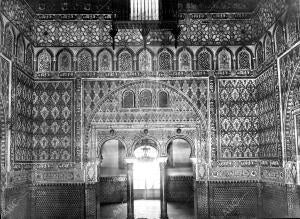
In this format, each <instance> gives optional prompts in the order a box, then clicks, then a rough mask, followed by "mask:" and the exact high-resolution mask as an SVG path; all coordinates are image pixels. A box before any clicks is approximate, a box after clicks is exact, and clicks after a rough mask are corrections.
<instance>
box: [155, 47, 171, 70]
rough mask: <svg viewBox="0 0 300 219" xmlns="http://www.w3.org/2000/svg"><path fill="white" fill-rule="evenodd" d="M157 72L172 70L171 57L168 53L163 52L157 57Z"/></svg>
mask: <svg viewBox="0 0 300 219" xmlns="http://www.w3.org/2000/svg"><path fill="white" fill-rule="evenodd" d="M158 63H159V70H172V56H171V54H170V53H169V52H168V51H163V52H161V53H160V54H159V56H158Z"/></svg>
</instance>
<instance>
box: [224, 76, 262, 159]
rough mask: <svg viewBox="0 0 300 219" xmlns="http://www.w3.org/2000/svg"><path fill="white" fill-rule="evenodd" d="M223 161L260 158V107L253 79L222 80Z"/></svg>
mask: <svg viewBox="0 0 300 219" xmlns="http://www.w3.org/2000/svg"><path fill="white" fill-rule="evenodd" d="M218 89H219V109H220V111H219V129H218V130H219V141H220V153H221V154H220V156H221V158H234V159H238V158H257V157H258V151H259V147H258V133H257V105H256V102H255V82H254V80H251V79H243V80H242V79H231V80H228V79H224V80H219V87H218Z"/></svg>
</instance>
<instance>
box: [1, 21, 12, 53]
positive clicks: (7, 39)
mask: <svg viewBox="0 0 300 219" xmlns="http://www.w3.org/2000/svg"><path fill="white" fill-rule="evenodd" d="M3 45H4V53H5V55H7V56H8V57H9V58H10V57H12V55H13V51H14V34H13V33H12V30H11V28H9V27H8V28H6V29H5V32H4V44H3Z"/></svg>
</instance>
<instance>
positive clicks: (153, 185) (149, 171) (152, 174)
mask: <svg viewBox="0 0 300 219" xmlns="http://www.w3.org/2000/svg"><path fill="white" fill-rule="evenodd" d="M134 154H135V157H136V162H135V163H134V165H133V185H134V196H135V199H146V200H148V199H150V200H152V199H159V197H160V194H159V189H160V169H159V162H158V160H157V155H158V151H157V150H156V149H155V148H154V147H152V146H147V145H145V146H141V147H139V148H137V149H136V150H135V151H134Z"/></svg>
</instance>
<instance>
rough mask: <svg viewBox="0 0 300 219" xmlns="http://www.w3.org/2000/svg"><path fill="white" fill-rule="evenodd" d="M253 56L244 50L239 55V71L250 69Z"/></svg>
mask: <svg viewBox="0 0 300 219" xmlns="http://www.w3.org/2000/svg"><path fill="white" fill-rule="evenodd" d="M250 63H251V56H250V54H249V52H248V51H247V50H242V51H240V52H239V54H238V68H239V69H245V70H246V69H250V68H251V66H250Z"/></svg>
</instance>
